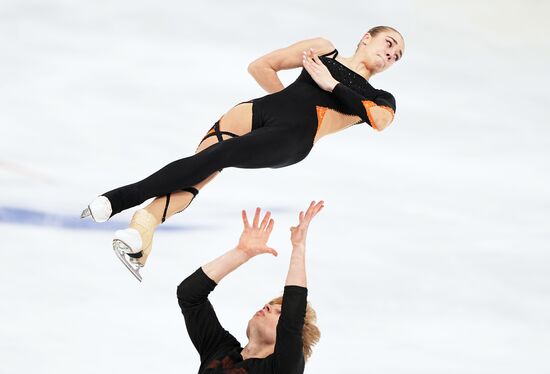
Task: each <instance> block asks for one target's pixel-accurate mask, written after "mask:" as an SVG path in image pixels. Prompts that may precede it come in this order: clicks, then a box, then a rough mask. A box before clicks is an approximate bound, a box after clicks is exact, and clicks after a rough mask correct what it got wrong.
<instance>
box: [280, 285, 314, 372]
mask: <svg viewBox="0 0 550 374" xmlns="http://www.w3.org/2000/svg"><path fill="white" fill-rule="evenodd" d="M306 306H307V288H304V287H299V286H286V287H285V292H284V293H283V305H282V309H281V316H280V317H279V323H277V340H276V341H275V352H274V353H275V357H274V358H275V360H274V369H275V374H295V373H303V372H304V366H305V361H304V353H303V343H302V331H303V328H304V318H305V316H306Z"/></svg>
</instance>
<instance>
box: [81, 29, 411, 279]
mask: <svg viewBox="0 0 550 374" xmlns="http://www.w3.org/2000/svg"><path fill="white" fill-rule="evenodd" d="M403 48H404V41H403V38H402V36H401V34H399V32H397V31H396V30H395V29H393V28H390V27H387V26H377V27H374V28H372V29H370V30H369V31H368V32H367V33H366V34H365V35H364V36H363V37H362V39H361V41H360V42H359V44H358V47H357V49H356V51H355V53H354V55H353V56H351V57H342V56H340V55H339V54H338V51H337V50H336V49H335V48H334V46H333V45H332V43H331V42H330V41H328V40H326V39H322V38H317V39H310V40H304V41H301V42H298V43H296V44H293V45H291V46H289V47H287V48H283V49H279V50H276V51H273V52H271V53H268V54H267V55H265V56H263V57H260V58H259V59H257V60H256V61H254V62H252V63H251V64H250V65H249V67H248V70H249V72H250V73H251V74H252V76H253V77H254V78H255V79H256V81H257V82H258V83H259V84H260V86H262V87H263V88H264V89H265V90H266V91H267V92H269V93H271V94H270V95H267V96H264V97H261V98H258V99H254V100H251V101H249V102H245V103H241V104H239V105H237V106H235V107H234V108H232V109H231V110H229V111H228V112H227V113H226V114H225V115H224V116H222V118H221V119H220V120H219V121H218V122H216V123H215V125H214V126H213V127H212V128H211V129H210V131H208V133H207V134H206V136H205V137H204V138H203V140H202V141H201V143H200V144H199V147H198V149H197V153H196V154H195V155H194V156H191V157H186V158H183V159H180V160H177V161H174V162H172V163H170V164H168V165H166V166H165V167H163V168H162V169H160V170H159V171H157V172H156V173H154V174H152V175H150V176H149V177H147V178H145V179H143V180H141V181H139V182H137V183H133V184H129V185H127V186H123V187H120V188H116V189H114V190H112V191H109V192H106V193H104V194H103V195H101V196H99V197H97V198H96V199H95V200H93V201H92V203H90V205H89V206H88V207H87V208H86V209H85V210H84V211H83V213H82V215H81V217H82V218H84V217H87V216H92V218H93V219H94V220H95V221H97V222H103V221H106V220H107V219H109V218H110V217H111V216H113V215H115V214H117V213H119V212H121V211H123V210H125V209H128V208H131V207H134V206H136V205H139V204H141V203H143V202H144V201H145V200H147V199H149V198H152V197H156V199H155V200H154V201H153V202H152V203H151V204H149V205H148V206H147V207H146V208H145V209H141V210H138V211H137V212H136V213H135V214H134V216H133V218H132V221H131V223H130V227H129V228H128V229H125V230H119V231H117V232H116V233H115V238H114V240H113V248H114V249H115V252H116V254H117V256H118V257H119V259H120V260H121V261H122V262H123V263H124V264H125V265H126V267H128V269H129V270H130V271H131V272H132V273H133V274H134V275H135V276H136V277H137V278H138V279H140V280H141V277H140V275H139V269H140V267H142V266H143V265H144V264H145V261H146V260H147V257H148V255H149V253H150V251H151V244H152V238H153V233H154V231H155V228H156V227H157V226H158V225H159V224H160V223H162V222H164V221H165V219H167V218H169V217H170V216H172V215H173V214H175V213H177V212H180V211H182V210H184V209H185V208H187V206H188V205H189V204H190V203H191V201H192V200H193V198H194V197H195V196H196V195H197V193H198V192H199V190H200V189H201V188H202V187H204V186H205V185H206V184H207V183H208V182H210V181H211V180H212V179H213V178H214V177H215V176H216V175H217V174H218V173H219V171H221V170H222V169H223V168H226V167H239V168H267V167H269V168H280V167H284V166H288V165H292V164H295V163H297V162H299V161H301V160H302V159H304V158H305V157H306V156H307V154H308V153H309V152H310V150H311V149H312V147H313V145H314V143H316V142H317V141H318V140H319V139H320V138H322V137H323V136H325V135H328V134H332V133H334V132H337V131H340V130H343V129H345V128H347V127H349V126H351V125H355V124H358V123H362V122H366V123H367V124H369V125H370V126H371V127H372V128H374V129H375V130H379V131H381V130H383V129H385V128H386V127H388V126H389V124H390V123H391V122H392V120H393V117H394V112H395V99H394V97H393V96H392V95H391V94H390V93H389V92H386V91H383V90H379V89H376V88H374V87H373V86H371V85H370V84H369V82H368V79H370V77H372V76H373V75H375V74H377V73H380V72H383V71H385V70H386V69H388V68H389V67H391V66H392V65H393V64H394V63H395V62H396V61H398V60H399V59H400V58H401V56H402V54H403ZM299 66H303V70H302V72H301V74H300V76H299V77H298V78H297V79H296V81H295V82H293V83H292V84H291V85H289V86H288V87H286V88H285V87H283V85H282V83H281V81H280V80H279V79H278V77H277V72H278V71H279V70H284V69H291V68H296V67H299Z"/></svg>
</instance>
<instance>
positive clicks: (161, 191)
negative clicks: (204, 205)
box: [103, 126, 313, 215]
mask: <svg viewBox="0 0 550 374" xmlns="http://www.w3.org/2000/svg"><path fill="white" fill-rule="evenodd" d="M302 128H303V126H302ZM307 131H309V130H307V129H306V132H304V131H303V129H302V130H300V126H273V127H262V128H259V129H255V130H254V131H251V132H249V133H247V134H245V135H242V136H239V137H235V138H231V139H228V140H225V141H223V142H220V143H216V144H214V145H212V146H210V147H208V148H206V149H204V150H203V151H201V152H199V153H197V154H195V155H194V156H190V157H186V158H183V159H180V160H176V161H174V162H172V163H170V164H168V165H166V166H165V167H163V168H162V169H160V170H158V171H157V172H155V173H154V174H151V175H150V176H148V177H147V178H145V179H143V180H141V181H139V182H136V183H133V184H129V185H127V186H123V187H120V188H117V189H115V190H112V191H109V192H107V193H105V194H104V195H103V196H105V197H106V198H107V199H108V200H109V202H110V203H111V208H112V215H114V214H117V213H119V212H121V211H123V210H125V209H128V208H131V207H134V206H136V205H139V204H141V203H143V202H144V201H145V200H147V199H149V198H151V197H157V196H164V195H167V194H169V193H172V192H174V191H178V190H182V189H185V188H189V187H190V186H194V185H196V184H198V183H200V182H202V181H203V180H205V179H207V178H208V177H209V176H210V175H211V174H214V173H215V172H216V171H217V170H221V169H223V168H226V167H230V166H233V167H239V168H255V169H257V168H266V167H283V166H287V165H291V164H293V163H296V162H298V161H300V160H301V159H303V158H304V157H305V156H306V155H307V153H308V152H309V150H310V149H311V147H312V146H313V138H312V136H310V134H309V133H308V132H307ZM310 137H311V139H309V138H310Z"/></svg>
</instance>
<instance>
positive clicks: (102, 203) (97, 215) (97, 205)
mask: <svg viewBox="0 0 550 374" xmlns="http://www.w3.org/2000/svg"><path fill="white" fill-rule="evenodd" d="M112 213H113V209H112V208H111V202H110V201H109V199H107V198H106V197H105V196H98V197H96V198H95V199H94V200H93V201H92V202H91V203H90V205H88V207H87V208H86V209H84V210H83V211H82V214H80V218H86V217H92V218H93V220H94V221H96V222H105V221H107V220H108V219H109V218H110V217H111V214H112Z"/></svg>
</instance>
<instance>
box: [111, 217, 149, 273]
mask: <svg viewBox="0 0 550 374" xmlns="http://www.w3.org/2000/svg"><path fill="white" fill-rule="evenodd" d="M141 246H142V242H141V236H140V235H139V232H138V231H137V230H136V229H133V228H128V229H126V230H117V231H116V232H115V237H114V239H113V250H114V251H115V254H116V256H117V257H118V259H119V260H120V261H121V262H122V263H123V264H124V266H126V268H127V269H128V270H130V272H131V273H132V274H133V275H134V277H136V278H137V280H138V281H140V282H141V279H142V277H141V274H140V273H139V270H140V269H141V268H142V267H143V264H142V263H140V262H139V258H136V257H132V256H131V255H142V253H141ZM134 249H137V251H135V252H134ZM140 257H141V256H140Z"/></svg>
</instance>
